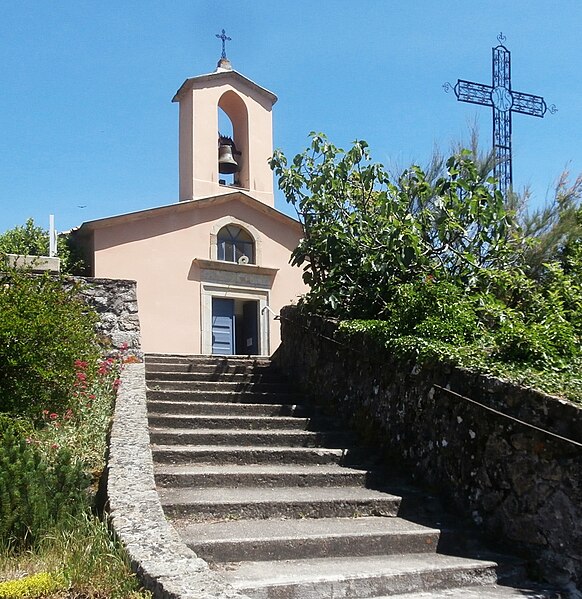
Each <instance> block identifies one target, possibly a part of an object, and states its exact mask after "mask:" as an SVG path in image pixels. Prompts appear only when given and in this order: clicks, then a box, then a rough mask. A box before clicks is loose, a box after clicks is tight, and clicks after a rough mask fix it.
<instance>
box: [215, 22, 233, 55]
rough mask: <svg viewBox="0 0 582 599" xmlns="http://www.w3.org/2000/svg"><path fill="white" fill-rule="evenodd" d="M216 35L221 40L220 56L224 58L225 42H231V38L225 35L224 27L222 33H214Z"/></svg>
mask: <svg viewBox="0 0 582 599" xmlns="http://www.w3.org/2000/svg"><path fill="white" fill-rule="evenodd" d="M216 37H217V38H218V39H219V40H222V54H221V58H225V59H226V42H227V41H228V42H231V41H232V38H231V37H228V35H226V32H225V31H224V29H223V30H222V33H221V34H220V35H218V33H217V34H216Z"/></svg>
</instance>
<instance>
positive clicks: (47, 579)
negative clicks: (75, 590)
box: [0, 572, 67, 599]
mask: <svg viewBox="0 0 582 599" xmlns="http://www.w3.org/2000/svg"><path fill="white" fill-rule="evenodd" d="M66 588H67V582H66V580H65V579H64V578H63V576H62V575H61V574H53V573H51V572H39V573H38V574H31V575H30V576H25V577H24V578H19V579H17V580H7V581H5V582H0V599H36V598H37V597H45V596H46V595H48V594H50V593H55V592H57V591H61V590H65V589H66Z"/></svg>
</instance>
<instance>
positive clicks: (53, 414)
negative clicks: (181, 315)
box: [49, 412, 59, 420]
mask: <svg viewBox="0 0 582 599" xmlns="http://www.w3.org/2000/svg"><path fill="white" fill-rule="evenodd" d="M58 417H59V415H58V414H55V413H54V412H53V413H52V414H51V415H50V416H49V418H50V419H51V420H56V419H57V418H58Z"/></svg>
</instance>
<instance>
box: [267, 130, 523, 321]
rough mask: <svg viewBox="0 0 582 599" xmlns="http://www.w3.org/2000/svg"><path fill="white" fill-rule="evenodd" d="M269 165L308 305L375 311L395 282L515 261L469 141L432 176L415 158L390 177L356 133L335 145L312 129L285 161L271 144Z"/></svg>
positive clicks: (455, 276) (502, 212)
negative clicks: (294, 220)
mask: <svg viewBox="0 0 582 599" xmlns="http://www.w3.org/2000/svg"><path fill="white" fill-rule="evenodd" d="M271 167H272V168H273V170H274V171H275V173H276V175H277V176H278V178H279V186H280V188H281V189H282V191H283V193H284V194H285V197H286V198H287V201H288V202H290V203H291V204H292V205H293V206H294V207H295V209H296V211H297V214H298V217H299V219H300V221H301V222H302V224H303V227H304V231H305V235H304V239H303V240H302V241H301V243H300V244H299V246H298V247H297V249H296V250H295V251H294V252H293V255H292V262H293V263H294V264H296V265H298V266H303V268H304V280H305V282H306V283H307V284H308V285H310V287H311V291H310V292H309V294H308V296H307V298H306V299H307V302H308V303H309V304H310V306H311V307H313V308H315V309H317V310H318V311H321V312H324V313H333V314H335V315H338V316H342V317H356V318H358V317H382V315H385V314H387V312H389V308H390V304H391V299H392V297H393V294H394V291H395V288H396V287H397V286H398V285H400V284H402V283H408V282H412V281H417V280H421V279H423V278H425V277H437V278H439V279H441V280H449V281H455V282H456V283H458V284H460V285H471V284H473V283H474V281H475V280H476V278H478V276H479V273H480V271H481V269H483V268H490V267H496V268H503V267H507V266H509V265H514V264H516V263H518V262H519V253H518V252H516V248H517V244H516V243H515V242H514V241H515V240H514V239H513V234H514V230H513V227H512V224H513V223H512V219H511V214H510V213H509V211H507V210H506V208H505V205H504V201H503V197H502V196H501V194H500V193H499V192H498V191H496V190H495V189H494V180H493V179H491V178H488V179H486V180H485V181H483V175H482V173H481V172H479V170H478V169H477V167H476V165H475V163H474V162H473V161H472V160H471V153H470V152H469V151H462V152H460V153H458V154H456V155H454V156H452V157H451V158H449V159H448V160H447V161H446V173H445V174H444V175H443V176H440V177H437V178H436V180H435V181H430V180H429V178H428V177H427V175H426V173H425V172H424V171H423V170H422V169H421V168H419V167H418V166H412V167H410V168H408V169H406V170H405V171H403V172H402V174H400V175H399V176H398V177H391V176H390V175H389V174H388V173H387V172H386V171H385V169H384V167H383V166H382V165H380V164H376V163H373V162H372V161H371V158H370V155H369V152H368V146H367V144H366V142H364V141H357V142H355V143H354V145H353V147H352V148H351V149H349V150H348V151H344V150H341V149H339V148H337V147H335V146H334V145H333V144H331V143H330V142H329V141H328V140H327V139H326V138H325V136H323V135H321V134H314V133H312V134H311V146H310V148H308V149H307V150H306V151H305V152H303V153H302V154H298V155H297V156H295V158H294V159H293V161H292V162H291V164H289V163H288V161H287V159H286V157H285V156H284V155H283V153H282V152H280V151H277V152H275V154H274V156H273V158H272V160H271Z"/></svg>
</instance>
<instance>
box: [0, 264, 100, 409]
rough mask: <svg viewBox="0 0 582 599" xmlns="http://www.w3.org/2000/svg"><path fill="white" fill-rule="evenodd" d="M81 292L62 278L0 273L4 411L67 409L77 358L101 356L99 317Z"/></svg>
mask: <svg viewBox="0 0 582 599" xmlns="http://www.w3.org/2000/svg"><path fill="white" fill-rule="evenodd" d="M76 291H77V287H76V286H75V285H71V284H70V283H69V284H68V287H65V281H64V279H62V278H60V277H52V276H50V275H48V274H44V275H39V276H35V275H31V274H29V273H26V272H23V271H21V270H16V269H8V268H6V269H5V270H4V272H0V412H12V413H15V414H28V415H33V416H36V417H38V415H39V414H40V413H41V410H42V409H48V410H51V411H56V412H58V411H61V409H62V408H65V409H66V401H67V397H68V394H69V390H70V389H71V388H72V386H73V383H74V381H75V367H74V362H75V360H76V359H82V360H86V361H94V360H95V359H96V357H97V355H98V349H97V345H96V342H95V333H94V324H95V322H96V318H97V316H96V315H95V313H94V312H92V311H90V310H89V309H88V307H87V306H86V304H85V303H83V301H82V300H80V299H79V298H78V297H77V293H76Z"/></svg>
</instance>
